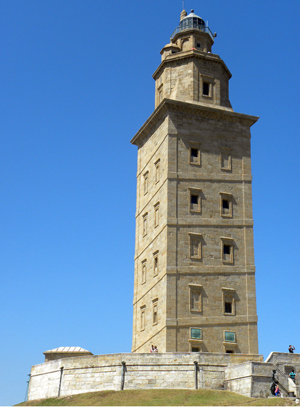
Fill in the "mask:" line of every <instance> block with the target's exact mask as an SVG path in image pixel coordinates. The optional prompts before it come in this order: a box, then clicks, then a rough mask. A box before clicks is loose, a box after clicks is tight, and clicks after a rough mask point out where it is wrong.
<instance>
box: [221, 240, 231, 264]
mask: <svg viewBox="0 0 300 407" xmlns="http://www.w3.org/2000/svg"><path fill="white" fill-rule="evenodd" d="M221 241H222V261H223V263H233V262H234V256H233V244H234V242H233V239H231V238H221Z"/></svg>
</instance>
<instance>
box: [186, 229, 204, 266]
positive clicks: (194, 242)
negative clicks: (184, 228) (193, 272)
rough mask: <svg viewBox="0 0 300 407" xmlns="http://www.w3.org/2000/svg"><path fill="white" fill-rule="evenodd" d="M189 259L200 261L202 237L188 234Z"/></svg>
mask: <svg viewBox="0 0 300 407" xmlns="http://www.w3.org/2000/svg"><path fill="white" fill-rule="evenodd" d="M189 236H190V258H191V259H197V260H201V258H202V244H201V243H202V235H199V234H196V233H190V234H189Z"/></svg>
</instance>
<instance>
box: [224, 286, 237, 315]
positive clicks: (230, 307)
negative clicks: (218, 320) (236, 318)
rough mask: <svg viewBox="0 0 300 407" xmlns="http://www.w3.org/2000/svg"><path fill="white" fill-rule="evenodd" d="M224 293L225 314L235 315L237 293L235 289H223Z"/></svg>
mask: <svg viewBox="0 0 300 407" xmlns="http://www.w3.org/2000/svg"><path fill="white" fill-rule="evenodd" d="M222 291H223V313H224V315H235V307H236V305H235V304H236V297H237V296H236V292H235V290H234V289H233V288H225V287H223V288H222Z"/></svg>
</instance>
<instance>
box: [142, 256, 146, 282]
mask: <svg viewBox="0 0 300 407" xmlns="http://www.w3.org/2000/svg"><path fill="white" fill-rule="evenodd" d="M146 279H147V260H144V261H142V284H145V282H146Z"/></svg>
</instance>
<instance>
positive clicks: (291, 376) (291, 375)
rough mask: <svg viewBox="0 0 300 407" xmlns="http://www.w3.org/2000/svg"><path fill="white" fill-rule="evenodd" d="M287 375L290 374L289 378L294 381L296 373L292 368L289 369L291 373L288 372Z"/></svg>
mask: <svg viewBox="0 0 300 407" xmlns="http://www.w3.org/2000/svg"><path fill="white" fill-rule="evenodd" d="M289 376H290V378H291V379H292V380H293V382H294V383H295V382H296V377H297V375H296V373H295V371H294V369H293V370H292V371H291V373H290V374H289Z"/></svg>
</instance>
